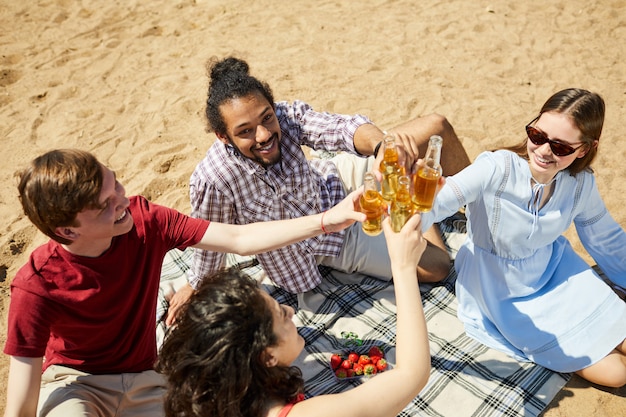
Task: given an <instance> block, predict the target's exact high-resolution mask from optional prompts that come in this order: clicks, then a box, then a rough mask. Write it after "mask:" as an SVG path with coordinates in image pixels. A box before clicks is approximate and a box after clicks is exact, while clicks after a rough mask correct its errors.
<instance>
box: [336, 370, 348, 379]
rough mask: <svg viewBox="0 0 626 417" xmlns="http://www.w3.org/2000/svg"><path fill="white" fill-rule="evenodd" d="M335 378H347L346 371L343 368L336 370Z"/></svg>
mask: <svg viewBox="0 0 626 417" xmlns="http://www.w3.org/2000/svg"><path fill="white" fill-rule="evenodd" d="M335 376H336V377H337V378H339V379H342V378H347V377H348V371H347V370H346V369H343V368H337V370H336V371H335Z"/></svg>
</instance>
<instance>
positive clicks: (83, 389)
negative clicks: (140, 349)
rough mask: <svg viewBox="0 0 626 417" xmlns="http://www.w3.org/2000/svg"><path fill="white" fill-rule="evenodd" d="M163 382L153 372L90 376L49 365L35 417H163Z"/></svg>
mask: <svg viewBox="0 0 626 417" xmlns="http://www.w3.org/2000/svg"><path fill="white" fill-rule="evenodd" d="M165 386H166V381H165V378H164V377H163V376H162V375H161V374H159V373H157V372H155V371H144V372H139V373H125V374H111V375H92V374H88V373H85V372H81V371H77V370H75V369H72V368H68V367H65V366H59V365H52V366H50V367H49V368H48V369H46V371H45V372H44V373H43V376H42V380H41V390H40V394H39V406H38V410H37V415H38V416H50V417H69V416H98V417H110V416H116V417H117V416H119V417H122V416H129V417H130V416H137V417H138V416H157V417H159V416H164V411H163V396H164V394H165V389H166V388H165Z"/></svg>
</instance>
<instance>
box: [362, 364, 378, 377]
mask: <svg viewBox="0 0 626 417" xmlns="http://www.w3.org/2000/svg"><path fill="white" fill-rule="evenodd" d="M363 374H364V375H375V374H376V367H375V366H374V364H373V363H368V364H366V365H364V366H363Z"/></svg>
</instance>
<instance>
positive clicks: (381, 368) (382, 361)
mask: <svg viewBox="0 0 626 417" xmlns="http://www.w3.org/2000/svg"><path fill="white" fill-rule="evenodd" d="M376 369H377V370H378V371H379V372H382V371H384V370H385V369H387V360H386V359H379V360H378V362H376Z"/></svg>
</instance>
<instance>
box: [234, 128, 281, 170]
mask: <svg viewBox="0 0 626 417" xmlns="http://www.w3.org/2000/svg"><path fill="white" fill-rule="evenodd" d="M227 138H228V143H230V145H231V146H232V147H233V149H234V150H235V152H237V154H239V155H240V156H242V157H243V158H246V159H249V160H251V161H254V162H256V163H257V164H259V165H261V166H262V167H263V168H269V167H271V166H272V165H276V164H278V163H279V162H280V161H281V159H282V151H281V149H280V142H279V139H278V134H276V133H274V134H273V135H272V137H271V138H270V140H273V141H275V142H276V144H277V147H278V153H277V154H276V155H275V156H272V157H271V158H264V157H263V156H261V155H258V154H257V153H256V152H255V151H254V150H250V152H251V153H252V155H253V156H252V157H250V156H247V155H245V154H244V153H243V152H241V149H240V148H239V147H238V146H237V145H235V143H234V142H233V140H232V139H231V137H230V136H227Z"/></svg>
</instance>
